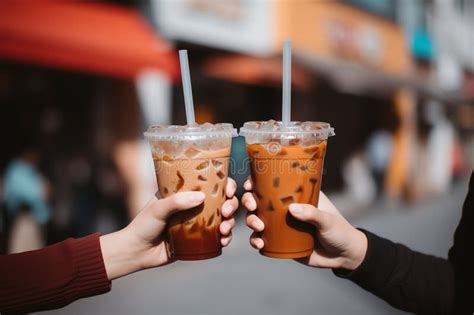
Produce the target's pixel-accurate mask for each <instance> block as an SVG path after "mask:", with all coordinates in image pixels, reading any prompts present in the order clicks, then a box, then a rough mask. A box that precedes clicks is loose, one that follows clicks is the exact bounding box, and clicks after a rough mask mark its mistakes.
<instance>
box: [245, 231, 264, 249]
mask: <svg viewBox="0 0 474 315" xmlns="http://www.w3.org/2000/svg"><path fill="white" fill-rule="evenodd" d="M249 242H250V245H252V247H253V248H255V249H259V250H260V249H262V248H263V246H264V245H265V244H264V242H263V240H262V239H261V238H260V236H258V234H257V233H256V232H253V233H252V235H251V236H250V240H249Z"/></svg>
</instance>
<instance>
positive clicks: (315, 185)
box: [240, 120, 334, 258]
mask: <svg viewBox="0 0 474 315" xmlns="http://www.w3.org/2000/svg"><path fill="white" fill-rule="evenodd" d="M240 135H242V136H244V137H245V142H246V146H247V152H248V155H249V157H250V171H251V177H252V182H253V195H254V198H255V200H256V202H257V210H256V215H257V216H258V217H259V218H260V219H261V220H262V221H263V223H264V224H265V229H264V231H263V232H262V233H261V237H262V239H263V241H264V247H263V249H262V250H260V253H261V254H262V255H265V256H268V257H274V258H300V257H306V256H309V255H310V254H311V253H312V251H313V249H314V246H315V243H314V242H315V240H314V226H312V225H310V224H308V223H304V222H301V221H298V220H296V219H295V218H293V217H292V216H291V214H290V213H289V212H288V207H289V205H290V204H291V203H307V204H312V205H315V206H317V205H318V199H319V191H320V188H321V179H322V170H323V163H324V156H325V153H326V146H327V140H328V137H330V136H333V135H334V130H333V128H331V126H330V125H329V124H328V123H324V122H291V123H290V124H289V125H288V126H283V125H282V123H281V122H277V121H273V120H270V121H254V122H247V123H245V124H244V126H243V127H242V128H241V129H240Z"/></svg>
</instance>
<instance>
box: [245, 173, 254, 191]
mask: <svg viewBox="0 0 474 315" xmlns="http://www.w3.org/2000/svg"><path fill="white" fill-rule="evenodd" d="M252 186H253V185H252V180H251V179H250V176H249V178H248V179H247V180H246V181H245V182H244V189H245V190H252Z"/></svg>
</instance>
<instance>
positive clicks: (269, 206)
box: [267, 201, 275, 211]
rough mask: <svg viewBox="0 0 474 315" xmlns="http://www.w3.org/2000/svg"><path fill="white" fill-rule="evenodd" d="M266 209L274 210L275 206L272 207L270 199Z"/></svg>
mask: <svg viewBox="0 0 474 315" xmlns="http://www.w3.org/2000/svg"><path fill="white" fill-rule="evenodd" d="M267 210H269V211H274V210H275V208H273V204H272V202H271V201H268V205H267Z"/></svg>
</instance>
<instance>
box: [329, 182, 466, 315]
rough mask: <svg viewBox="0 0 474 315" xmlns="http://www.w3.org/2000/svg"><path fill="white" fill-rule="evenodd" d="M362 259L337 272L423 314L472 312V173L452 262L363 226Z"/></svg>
mask: <svg viewBox="0 0 474 315" xmlns="http://www.w3.org/2000/svg"><path fill="white" fill-rule="evenodd" d="M362 231H363V232H364V233H365V235H366V236H367V239H368V248H367V253H366V257H365V259H364V261H363V262H362V264H361V265H360V266H359V267H358V268H357V269H356V270H354V271H352V272H347V271H344V270H334V273H335V274H336V275H337V276H339V277H343V278H347V279H350V280H352V281H353V282H355V283H356V284H358V285H359V286H361V287H362V288H364V289H366V290H368V291H370V292H372V293H373V294H375V295H377V296H378V297H380V298H382V299H384V300H385V301H387V302H388V303H389V304H391V305H392V306H394V307H396V308H399V309H401V310H404V311H408V312H414V313H419V314H445V313H454V314H474V246H473V241H474V174H473V175H471V180H470V184H469V192H468V195H467V198H466V201H465V202H464V207H463V214H462V217H461V221H460V223H459V225H458V228H457V229H456V234H455V237H454V245H453V247H452V248H451V249H450V251H449V261H448V260H445V259H441V258H438V257H434V256H430V255H425V254H421V253H418V252H415V251H412V250H410V249H409V248H407V247H406V246H404V245H401V244H395V243H393V242H391V241H389V240H386V239H384V238H381V237H378V236H377V235H375V234H372V233H370V232H367V231H364V230H362Z"/></svg>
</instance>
